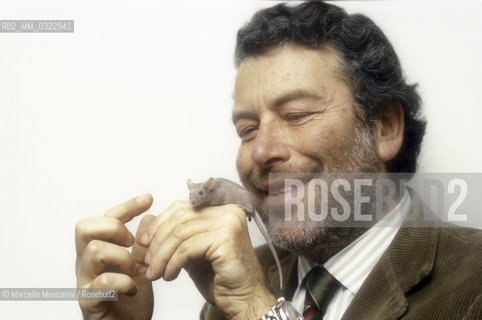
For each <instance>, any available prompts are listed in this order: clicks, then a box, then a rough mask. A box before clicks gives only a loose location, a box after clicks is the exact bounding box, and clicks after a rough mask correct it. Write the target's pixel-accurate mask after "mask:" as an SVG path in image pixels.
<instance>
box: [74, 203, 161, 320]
mask: <svg viewBox="0 0 482 320" xmlns="http://www.w3.org/2000/svg"><path fill="white" fill-rule="evenodd" d="M151 205H152V196H151V195H150V194H146V195H143V196H139V197H137V198H134V199H132V200H129V201H127V202H125V203H122V204H120V205H118V206H116V207H114V208H112V209H110V210H108V211H107V212H106V213H105V215H104V216H103V217H95V218H87V219H83V220H80V221H79V222H78V223H77V225H76V228H75V246H76V250H77V260H76V276H77V287H78V288H117V289H118V293H119V301H95V300H91V301H87V300H82V301H79V304H80V308H81V309H82V313H83V316H84V319H89V320H90V319H93V320H94V319H95V320H97V319H140V320H142V319H150V318H151V316H152V311H153V293H152V284H151V281H149V280H147V279H146V277H145V270H146V266H145V265H143V264H140V263H136V261H135V260H140V261H141V262H142V261H143V260H144V254H145V251H146V249H143V247H142V246H140V245H138V241H137V238H136V239H134V236H133V235H132V234H131V233H130V232H129V231H128V230H127V228H126V227H125V225H124V224H125V223H126V222H128V221H130V220H132V219H133V218H134V217H136V216H138V215H140V214H141V213H143V212H144V211H146V210H147V209H149V207H150V206H151ZM153 219H154V217H153V216H150V215H148V216H145V217H144V218H143V219H142V221H141V223H140V225H139V229H138V231H137V235H136V236H137V237H139V235H140V234H144V231H145V230H146V228H147V226H148V225H149V224H150V222H152V220H153ZM134 241H136V244H135V245H134V247H133V249H132V255H131V254H129V252H128V251H127V249H126V248H125V247H130V246H132V245H133V244H134ZM133 257H137V258H138V259H134V258H133Z"/></svg>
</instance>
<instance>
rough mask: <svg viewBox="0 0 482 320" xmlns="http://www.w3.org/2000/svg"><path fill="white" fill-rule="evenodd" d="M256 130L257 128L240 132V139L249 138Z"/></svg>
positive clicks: (248, 128) (249, 128)
mask: <svg viewBox="0 0 482 320" xmlns="http://www.w3.org/2000/svg"><path fill="white" fill-rule="evenodd" d="M255 130H256V127H247V128H244V129H243V130H241V131H239V137H240V138H242V139H245V138H247V137H248V136H249V135H250V134H251V133H252V132H254V131H255Z"/></svg>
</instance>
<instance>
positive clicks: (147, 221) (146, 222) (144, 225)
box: [131, 215, 156, 264]
mask: <svg viewBox="0 0 482 320" xmlns="http://www.w3.org/2000/svg"><path fill="white" fill-rule="evenodd" d="M155 218H156V217H154V216H153V215H146V216H144V217H143V218H142V220H141V222H140V223H139V227H138V228H137V232H136V238H135V242H134V245H133V247H132V252H131V255H132V258H133V259H134V261H136V262H138V263H141V264H143V263H144V259H145V257H146V252H147V249H148V247H147V246H145V245H143V244H142V243H141V242H140V238H141V237H142V236H147V234H146V230H147V229H148V228H149V226H150V225H151V223H152V222H153V221H154V220H155Z"/></svg>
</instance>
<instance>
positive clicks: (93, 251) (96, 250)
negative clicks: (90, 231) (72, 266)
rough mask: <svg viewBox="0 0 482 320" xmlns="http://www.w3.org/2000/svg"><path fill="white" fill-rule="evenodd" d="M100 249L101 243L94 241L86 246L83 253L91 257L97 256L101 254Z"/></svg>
mask: <svg viewBox="0 0 482 320" xmlns="http://www.w3.org/2000/svg"><path fill="white" fill-rule="evenodd" d="M102 248H103V243H102V241H100V240H96V239H94V240H91V241H90V242H89V243H88V244H87V247H86V248H85V251H86V253H87V254H89V255H91V256H98V255H99V254H100V253H101V252H102Z"/></svg>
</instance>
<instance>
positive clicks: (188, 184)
mask: <svg viewBox="0 0 482 320" xmlns="http://www.w3.org/2000/svg"><path fill="white" fill-rule="evenodd" d="M186 184H187V187H188V188H191V185H192V181H191V178H189V179H187V180H186Z"/></svg>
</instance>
